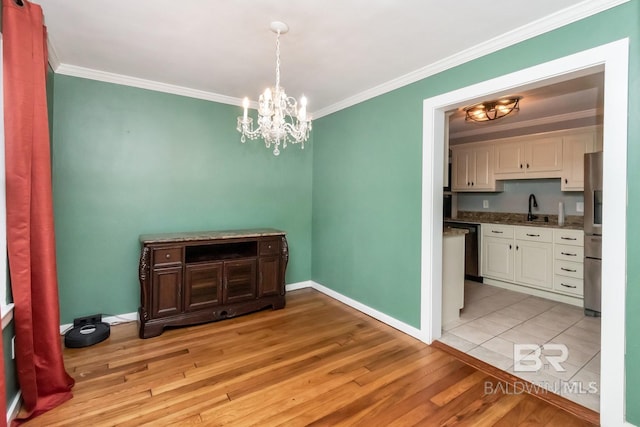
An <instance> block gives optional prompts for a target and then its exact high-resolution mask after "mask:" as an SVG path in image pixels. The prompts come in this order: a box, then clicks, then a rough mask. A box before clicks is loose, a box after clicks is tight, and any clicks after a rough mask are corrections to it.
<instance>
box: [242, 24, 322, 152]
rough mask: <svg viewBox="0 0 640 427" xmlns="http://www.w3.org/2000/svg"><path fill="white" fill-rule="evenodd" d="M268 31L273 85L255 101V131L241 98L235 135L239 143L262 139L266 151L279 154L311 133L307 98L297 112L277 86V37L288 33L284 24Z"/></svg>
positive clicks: (295, 106)
mask: <svg viewBox="0 0 640 427" xmlns="http://www.w3.org/2000/svg"><path fill="white" fill-rule="evenodd" d="M271 31H273V32H274V33H276V34H277V36H276V85H275V87H273V88H267V89H266V90H265V91H264V93H263V94H261V95H260V98H259V99H258V127H257V128H256V129H254V128H253V118H251V117H249V116H248V109H249V98H244V100H243V102H242V106H243V107H244V115H243V116H242V117H238V127H237V129H238V132H240V133H241V134H242V137H241V138H240V141H242V142H243V143H244V142H245V141H246V140H247V138H249V139H251V140H255V139H257V138H259V137H260V138H262V139H264V144H265V146H266V147H267V148H271V145H273V146H274V148H273V154H274V155H276V156H277V155H279V154H280V146H281V145H282V148H283V149H284V148H287V144H288V143H292V144H297V143H301V147H302V148H303V149H304V143H305V141H306V140H307V139H309V132H310V131H311V117H310V116H309V114H307V98H305V97H304V96H302V98H300V109H298V105H297V102H296V100H295V99H294V98H293V97H290V96H287V94H286V92H285V91H284V88H283V87H282V86H280V34H285V33H286V32H287V31H289V27H288V26H287V24H285V23H284V22H277V21H276V22H272V23H271Z"/></svg>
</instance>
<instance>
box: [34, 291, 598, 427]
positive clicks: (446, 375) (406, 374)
mask: <svg viewBox="0 0 640 427" xmlns="http://www.w3.org/2000/svg"><path fill="white" fill-rule="evenodd" d="M64 358H65V364H66V367H67V370H68V372H69V373H70V374H71V375H72V376H73V377H74V378H75V380H76V385H75V387H74V397H73V399H71V400H70V401H68V402H66V403H64V404H63V405H61V406H60V407H58V408H56V409H54V410H52V411H50V412H48V413H46V414H43V415H41V416H40V417H38V418H36V419H34V420H33V421H31V422H29V423H27V425H29V426H95V427H97V426H111V425H118V426H141V425H150V426H167V425H192V424H199V425H212V426H214V425H233V426H250V425H257V426H272V425H286V426H299V425H326V426H334V425H349V426H353V425H362V426H410V425H427V426H435V425H447V426H451V425H469V426H485V425H486V426H489V425H498V426H516V425H523V424H526V425H532V426H533V425H548V426H560V425H561V426H580V425H591V424H588V423H586V422H584V421H581V420H579V419H578V418H576V417H575V416H573V415H571V414H569V413H567V412H565V411H563V410H562V409H559V408H558V407H556V406H554V405H551V404H549V403H546V402H544V401H542V400H540V399H538V398H537V397H534V396H530V395H527V394H523V393H506V394H505V393H503V392H501V390H505V387H500V385H499V384H502V383H499V382H498V381H497V380H495V379H494V378H493V377H491V376H489V375H487V374H486V373H483V372H481V371H478V370H477V369H475V368H473V367H471V366H469V365H466V364H465V363H463V362H461V361H459V360H458V359H456V358H454V357H453V356H451V355H450V354H448V353H446V352H444V351H442V350H440V349H437V348H434V347H430V346H427V345H425V344H424V343H421V342H419V341H417V340H415V339H413V338H411V337H409V336H407V335H405V334H403V333H401V332H398V331H396V330H394V329H392V328H390V327H388V326H386V325H384V324H382V323H380V322H378V321H376V320H374V319H372V318H370V317H368V316H366V315H364V314H362V313H359V312H357V311H356V310H354V309H351V308H350V307H347V306H345V305H343V304H341V303H339V302H337V301H335V300H332V299H331V298H329V297H327V296H325V295H322V294H320V293H318V292H316V291H314V290H309V289H304V290H299V291H295V292H290V293H289V294H287V307H286V308H285V309H283V310H278V311H271V310H267V311H262V312H259V313H254V314H250V315H247V316H243V317H238V318H234V319H228V320H225V321H222V322H216V323H209V324H205V325H199V326H193V327H187V328H181V329H171V330H167V331H165V332H164V333H163V334H162V335H161V336H160V337H157V338H151V339H146V340H142V339H139V338H138V337H137V329H136V324H135V323H130V324H124V325H118V326H114V327H112V330H111V337H110V338H109V339H108V340H106V341H105V342H103V343H100V344H97V345H94V346H91V347H87V348H83V349H65V351H64ZM487 390H492V391H495V392H490V393H485V392H486V391H487Z"/></svg>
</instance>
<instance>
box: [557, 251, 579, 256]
mask: <svg viewBox="0 0 640 427" xmlns="http://www.w3.org/2000/svg"><path fill="white" fill-rule="evenodd" d="M560 254H562V255H566V256H578V254H571V253H569V252H560Z"/></svg>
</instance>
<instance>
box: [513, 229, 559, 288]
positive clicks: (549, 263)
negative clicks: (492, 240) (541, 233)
mask: <svg viewBox="0 0 640 427" xmlns="http://www.w3.org/2000/svg"><path fill="white" fill-rule="evenodd" d="M516 282H517V283H524V284H526V285H530V286H536V287H538V288H546V289H551V288H553V245H552V244H551V243H540V242H528V241H526V240H517V241H516Z"/></svg>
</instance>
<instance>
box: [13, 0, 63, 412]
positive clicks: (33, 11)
mask: <svg viewBox="0 0 640 427" xmlns="http://www.w3.org/2000/svg"><path fill="white" fill-rule="evenodd" d="M2 3H3V10H2V11H3V17H2V19H3V39H4V127H5V163H6V179H7V249H8V254H9V270H10V274H11V288H12V293H13V302H14V304H15V308H14V322H15V331H16V363H17V368H18V375H17V376H18V382H19V384H20V390H21V391H22V399H23V407H22V410H21V412H20V414H19V418H20V420H18V421H17V423H20V422H21V421H24V420H26V419H30V418H32V417H35V416H37V415H38V414H41V413H43V412H46V411H48V410H49V409H52V408H54V407H56V406H58V405H59V404H61V403H63V402H65V401H66V400H68V399H70V398H71V396H72V395H71V387H73V379H72V378H71V377H70V376H69V375H68V374H67V372H66V371H65V370H64V363H63V360H62V343H61V339H60V332H59V325H60V314H59V306H58V283H57V273H56V253H55V236H54V228H53V199H52V191H51V153H50V146H49V126H48V122H47V120H48V116H47V99H46V86H45V85H46V70H47V49H46V29H45V27H44V25H43V15H42V9H41V8H40V6H38V5H35V4H32V3H29V2H28V1H27V0H3V2H2Z"/></svg>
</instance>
